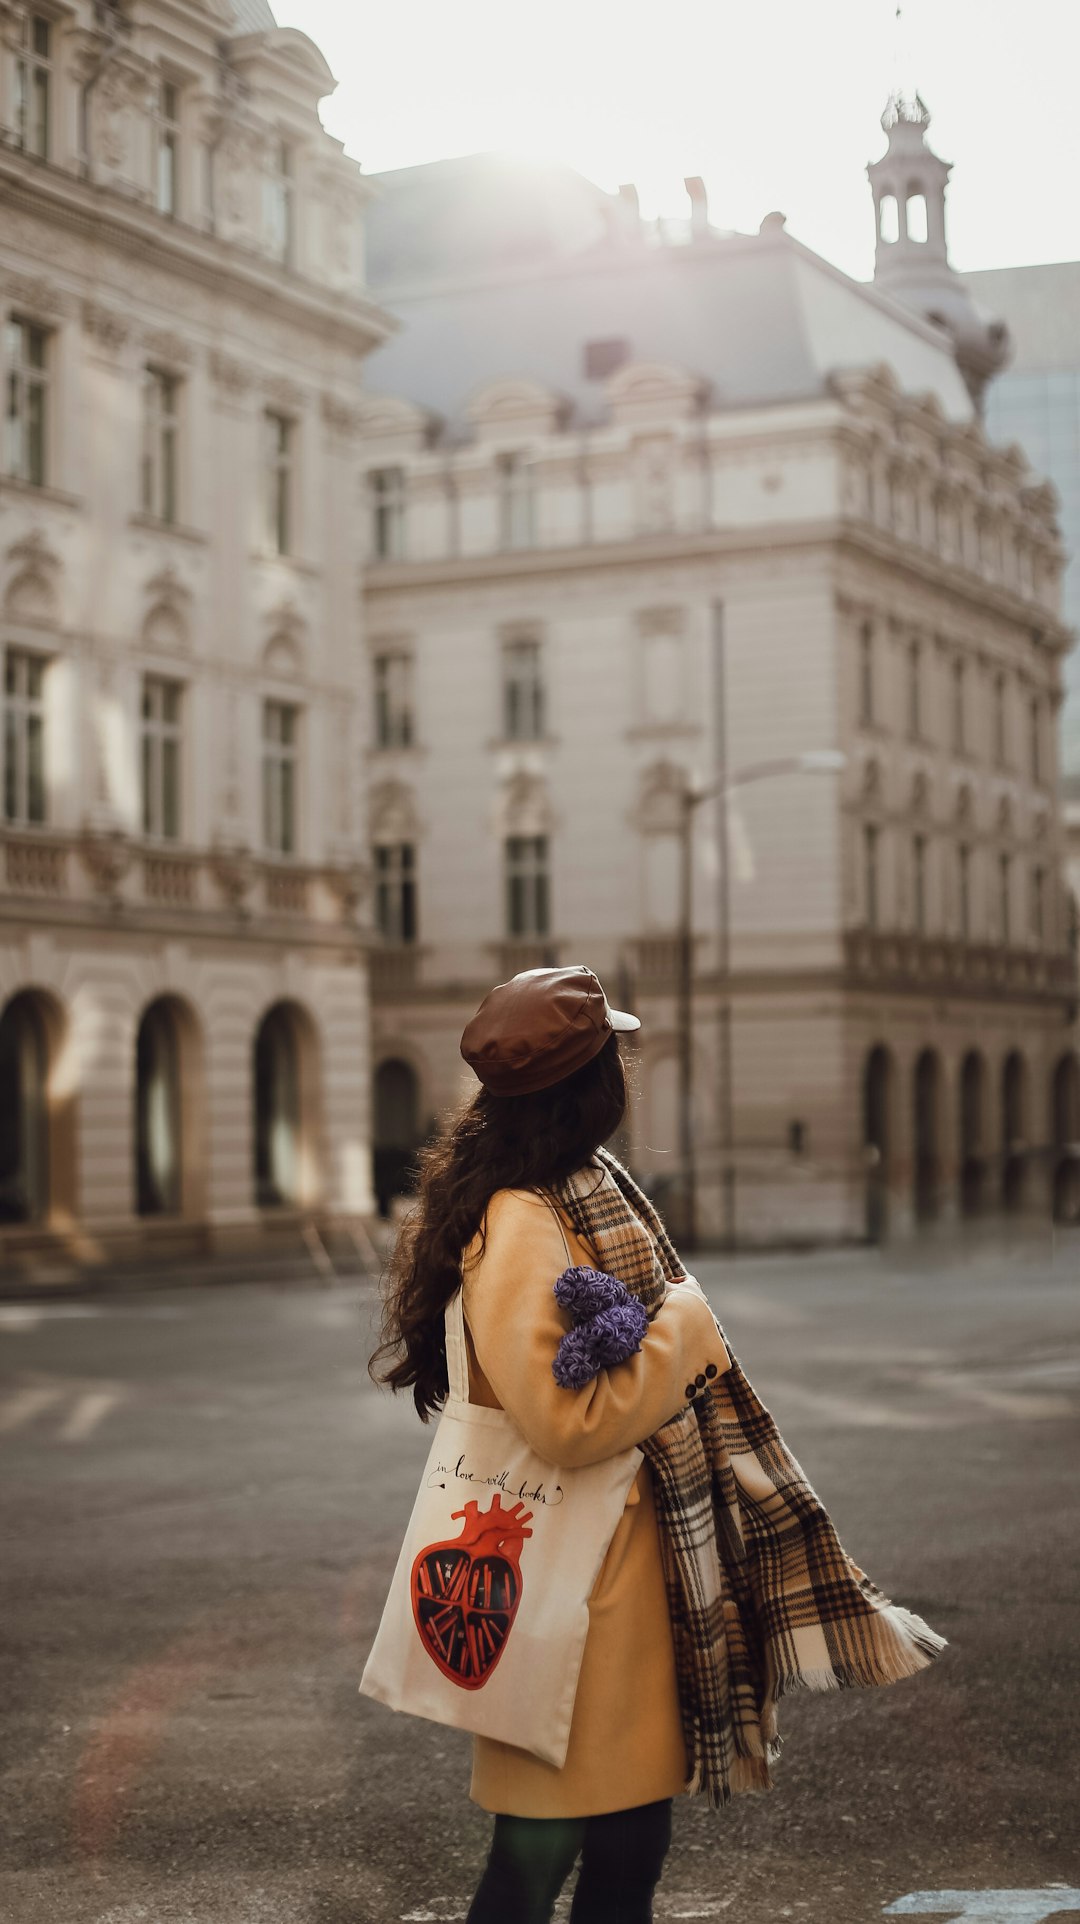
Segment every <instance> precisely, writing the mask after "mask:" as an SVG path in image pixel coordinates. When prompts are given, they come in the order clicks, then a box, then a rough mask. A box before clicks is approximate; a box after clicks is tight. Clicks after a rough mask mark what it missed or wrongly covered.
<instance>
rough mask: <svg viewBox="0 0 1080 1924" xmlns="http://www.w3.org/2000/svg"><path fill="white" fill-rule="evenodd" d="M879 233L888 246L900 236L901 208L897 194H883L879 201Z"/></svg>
mask: <svg viewBox="0 0 1080 1924" xmlns="http://www.w3.org/2000/svg"><path fill="white" fill-rule="evenodd" d="M878 234H879V235H880V237H881V239H882V240H883V241H884V243H885V245H886V246H887V247H891V246H892V244H893V242H894V241H896V240H899V238H900V210H899V208H898V206H897V203H896V195H895V194H882V196H881V200H880V202H879V203H878Z"/></svg>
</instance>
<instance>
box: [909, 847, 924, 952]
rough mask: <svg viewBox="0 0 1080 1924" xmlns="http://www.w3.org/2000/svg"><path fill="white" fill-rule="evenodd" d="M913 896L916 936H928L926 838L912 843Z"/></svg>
mask: <svg viewBox="0 0 1080 1924" xmlns="http://www.w3.org/2000/svg"><path fill="white" fill-rule="evenodd" d="M911 895H912V909H913V914H914V922H915V933H916V935H925V934H926V837H925V835H916V836H914V837H913V839H912V843H911Z"/></svg>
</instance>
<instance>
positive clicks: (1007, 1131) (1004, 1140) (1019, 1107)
mask: <svg viewBox="0 0 1080 1924" xmlns="http://www.w3.org/2000/svg"><path fill="white" fill-rule="evenodd" d="M1026 1137H1027V1064H1026V1063H1025V1061H1024V1058H1023V1056H1022V1055H1021V1054H1020V1051H1019V1049H1013V1050H1011V1051H1010V1053H1009V1054H1008V1055H1007V1056H1006V1057H1005V1060H1004V1062H1003V1063H1002V1065H1001V1203H1002V1208H1003V1209H1004V1210H1005V1211H1006V1213H1007V1214H1010V1215H1014V1214H1017V1213H1019V1211H1020V1210H1021V1209H1022V1208H1023V1206H1024V1199H1025V1197H1024V1192H1025V1188H1026V1182H1027V1140H1026Z"/></svg>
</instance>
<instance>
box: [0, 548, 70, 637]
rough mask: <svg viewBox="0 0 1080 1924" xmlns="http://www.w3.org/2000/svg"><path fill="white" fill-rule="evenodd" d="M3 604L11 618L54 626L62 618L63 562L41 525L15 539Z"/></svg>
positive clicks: (5, 612) (9, 554)
mask: <svg viewBox="0 0 1080 1924" xmlns="http://www.w3.org/2000/svg"><path fill="white" fill-rule="evenodd" d="M6 561H7V565H8V570H9V577H8V581H7V585H6V587H5V590H4V600H3V608H4V614H5V615H6V617H7V619H8V620H9V621H18V622H22V623H25V624H30V625H33V624H34V623H40V624H41V625H42V626H47V627H55V625H56V623H57V620H58V618H59V594H58V589H59V575H60V563H59V561H58V559H57V557H56V555H54V554H53V552H52V550H51V549H50V547H49V545H48V542H47V541H46V539H45V536H44V535H43V534H42V533H41V531H40V529H34V530H33V531H32V532H31V533H30V534H28V535H25V536H24V537H23V539H22V540H21V541H16V542H13V543H12V546H11V547H10V548H9V549H8V551H7V555H6Z"/></svg>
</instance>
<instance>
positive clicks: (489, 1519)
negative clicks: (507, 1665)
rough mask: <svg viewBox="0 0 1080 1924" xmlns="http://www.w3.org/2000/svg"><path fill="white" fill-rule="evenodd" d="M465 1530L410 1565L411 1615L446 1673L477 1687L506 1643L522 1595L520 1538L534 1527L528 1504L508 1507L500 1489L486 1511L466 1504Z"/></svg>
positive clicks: (434, 1545)
mask: <svg viewBox="0 0 1080 1924" xmlns="http://www.w3.org/2000/svg"><path fill="white" fill-rule="evenodd" d="M459 1517H462V1518H464V1522H463V1524H462V1529H461V1535H460V1536H458V1537H451V1538H449V1539H448V1540H447V1541H446V1542H445V1543H432V1544H429V1545H428V1548H427V1549H426V1550H421V1552H420V1555H419V1556H418V1557H417V1559H416V1561H415V1563H414V1564H413V1567H412V1580H411V1584H410V1593H411V1595H412V1607H413V1616H414V1617H415V1619H416V1628H417V1629H418V1630H419V1632H420V1636H421V1638H422V1640H423V1643H424V1647H425V1649H426V1650H427V1653H428V1655H429V1657H431V1659H432V1660H433V1662H435V1663H437V1664H438V1666H439V1669H440V1670H441V1671H442V1673H443V1676H444V1677H449V1679H450V1682H451V1683H456V1684H460V1685H461V1688H462V1689H463V1690H479V1689H480V1687H481V1685H482V1684H485V1683H486V1682H487V1680H488V1678H489V1677H490V1675H491V1673H492V1671H493V1670H494V1668H495V1665H496V1664H497V1663H498V1661H499V1658H500V1657H501V1656H502V1653H503V1651H504V1649H505V1648H506V1639H507V1637H508V1636H509V1635H510V1631H511V1627H512V1625H513V1622H514V1618H515V1617H516V1616H517V1611H518V1605H519V1603H520V1602H521V1590H522V1578H521V1568H520V1558H521V1549H522V1544H523V1543H524V1540H525V1538H526V1537H531V1536H532V1531H531V1530H527V1529H526V1528H525V1525H526V1524H527V1523H531V1522H532V1511H531V1510H526V1509H525V1505H524V1504H523V1503H515V1504H514V1506H513V1508H512V1509H509V1510H504V1509H503V1507H502V1498H501V1497H500V1496H499V1495H497V1494H496V1495H495V1496H494V1497H493V1498H492V1501H491V1505H490V1507H489V1508H488V1509H487V1510H485V1511H482V1510H481V1508H480V1505H479V1503H477V1502H475V1501H471V1502H469V1503H466V1505H465V1508H464V1509H463V1510H455V1511H454V1512H453V1519H452V1520H453V1521H454V1522H455V1523H456V1522H457V1520H458V1518H459Z"/></svg>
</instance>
